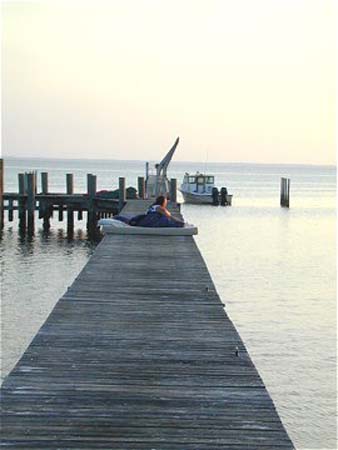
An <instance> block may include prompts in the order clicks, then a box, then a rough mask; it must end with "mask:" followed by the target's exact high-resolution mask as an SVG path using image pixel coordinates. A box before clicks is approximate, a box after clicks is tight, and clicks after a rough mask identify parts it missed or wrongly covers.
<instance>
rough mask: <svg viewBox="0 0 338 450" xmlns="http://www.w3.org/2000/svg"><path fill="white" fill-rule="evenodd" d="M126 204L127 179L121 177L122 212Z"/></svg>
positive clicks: (120, 203)
mask: <svg viewBox="0 0 338 450" xmlns="http://www.w3.org/2000/svg"><path fill="white" fill-rule="evenodd" d="M125 202H126V179H125V178H124V177H119V209H120V210H121V209H122V208H123V206H124V204H125Z"/></svg>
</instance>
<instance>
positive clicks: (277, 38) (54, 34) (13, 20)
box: [2, 0, 336, 164]
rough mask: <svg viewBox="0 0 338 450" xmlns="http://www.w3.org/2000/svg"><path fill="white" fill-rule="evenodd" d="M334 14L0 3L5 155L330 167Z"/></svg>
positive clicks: (322, 2) (125, 0)
mask: <svg viewBox="0 0 338 450" xmlns="http://www.w3.org/2000/svg"><path fill="white" fill-rule="evenodd" d="M334 4H335V1H334V0H219V1H216V0H215V1H213V0H200V1H199V0H109V1H100V0H95V1H94V0H93V1H84V0H81V1H79V2H76V1H71V0H68V1H65V2H63V1H60V0H57V1H45V2H15V1H11V2H3V4H2V8H3V19H2V21H3V53H2V89H3V92H2V104H3V120H2V122H3V137H2V144H3V154H4V155H5V156H48V157H61V158H63V157H69V158H72V157H73V158H82V157H84V158H118V159H141V160H143V159H144V160H146V159H159V157H162V156H163V154H164V153H165V151H166V150H167V149H169V147H170V146H171V145H172V143H173V141H174V140H175V138H176V136H180V138H181V143H180V145H179V147H178V149H177V151H176V155H175V159H176V160H185V161H187V160H196V161H205V160H206V158H207V159H208V161H243V162H244V161H253V162H266V163H271V162H285V163H293V162H294V163H321V164H334V163H335V141H334V140H335V117H334V115H335V50H336V48H335V28H336V23H335V6H334Z"/></svg>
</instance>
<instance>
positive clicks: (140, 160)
mask: <svg viewBox="0 0 338 450" xmlns="http://www.w3.org/2000/svg"><path fill="white" fill-rule="evenodd" d="M1 158H3V159H4V160H7V161H11V160H12V161H18V160H32V161H37V160H43V161H73V162H78V161H86V162H91V161H92V162H107V161H111V162H113V161H116V162H124V161H128V162H131V163H132V162H134V163H144V162H145V161H146V160H145V159H118V158H52V157H45V156H25V157H23V156H4V155H2V156H1ZM148 162H150V163H153V162H155V160H151V159H149V160H148ZM171 164H172V165H176V164H203V166H205V161H183V160H182V161H181V160H178V161H177V160H176V161H172V162H171ZM213 164H214V165H217V164H224V165H229V166H249V165H250V166H271V167H276V166H286V167H324V168H331V169H335V168H336V167H337V165H336V164H315V163H262V162H250V161H246V162H234V161H208V162H207V165H208V166H209V165H213Z"/></svg>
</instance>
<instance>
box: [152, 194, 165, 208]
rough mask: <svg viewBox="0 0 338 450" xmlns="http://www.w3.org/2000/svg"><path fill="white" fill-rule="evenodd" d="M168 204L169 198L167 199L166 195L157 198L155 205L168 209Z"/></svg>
mask: <svg viewBox="0 0 338 450" xmlns="http://www.w3.org/2000/svg"><path fill="white" fill-rule="evenodd" d="M167 204H168V200H167V197H165V196H164V195H159V196H158V197H157V198H156V200H155V203H154V205H160V206H162V207H163V208H166V206H167Z"/></svg>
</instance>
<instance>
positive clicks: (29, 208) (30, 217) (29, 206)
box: [26, 172, 36, 231]
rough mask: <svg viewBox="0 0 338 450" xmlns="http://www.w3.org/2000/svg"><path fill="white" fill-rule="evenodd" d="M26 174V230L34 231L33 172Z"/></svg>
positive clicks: (34, 177)
mask: <svg viewBox="0 0 338 450" xmlns="http://www.w3.org/2000/svg"><path fill="white" fill-rule="evenodd" d="M26 175H27V212H28V231H34V215H35V179H36V176H35V173H34V172H29V173H27V174H26Z"/></svg>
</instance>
